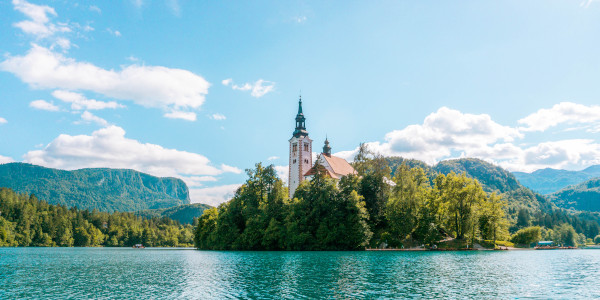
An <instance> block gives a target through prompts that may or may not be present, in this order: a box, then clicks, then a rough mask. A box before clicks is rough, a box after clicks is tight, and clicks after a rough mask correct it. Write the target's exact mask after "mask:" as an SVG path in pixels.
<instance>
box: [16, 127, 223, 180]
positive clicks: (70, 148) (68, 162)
mask: <svg viewBox="0 0 600 300" xmlns="http://www.w3.org/2000/svg"><path fill="white" fill-rule="evenodd" d="M23 157H24V159H25V162H28V163H32V164H37V165H42V166H46V167H51V168H59V169H67V170H73V169H79V168H126V169H135V170H139V171H142V172H146V173H149V174H153V175H156V176H171V177H186V176H215V175H219V174H222V173H225V172H229V171H230V170H229V167H228V168H218V167H215V166H213V165H211V163H210V161H209V160H208V158H206V157H204V156H202V155H200V154H196V153H191V152H186V151H179V150H176V149H166V148H163V147H162V146H160V145H155V144H149V143H140V142H139V141H137V140H133V139H129V138H126V137H125V130H123V128H121V127H118V126H114V125H111V126H108V127H106V128H102V129H99V130H96V131H94V132H93V133H92V134H91V135H75V136H71V135H67V134H61V135H59V136H58V137H57V138H55V139H54V140H53V141H52V142H50V143H49V144H48V145H47V146H46V147H45V148H44V149H42V150H33V151H29V152H28V153H26V154H25V155H24V156H23Z"/></svg>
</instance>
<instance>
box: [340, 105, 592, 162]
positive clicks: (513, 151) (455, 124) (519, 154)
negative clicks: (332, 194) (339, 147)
mask: <svg viewBox="0 0 600 300" xmlns="http://www.w3.org/2000/svg"><path fill="white" fill-rule="evenodd" d="M583 107H585V106H583ZM581 108H582V105H578V104H567V105H566V107H565V105H564V104H563V105H558V106H555V107H553V108H552V109H551V110H540V111H538V112H537V113H535V114H532V115H530V116H529V117H527V118H524V119H523V120H527V122H525V121H523V122H521V123H525V124H527V125H531V128H536V130H537V129H539V128H549V127H551V126H555V123H556V122H558V123H560V122H570V121H572V120H575V119H576V118H574V117H573V115H577V116H578V118H577V120H578V122H582V123H586V122H587V123H592V122H594V120H595V113H594V111H595V108H594V107H586V108H587V110H585V111H584V110H582V109H581ZM532 116H533V117H532ZM549 116H552V118H551V117H549ZM549 120H552V121H549ZM555 121H556V122H555ZM599 128H600V127H599ZM588 131H592V129H589V127H588ZM523 137H524V135H523V134H522V133H521V132H519V130H518V129H517V128H513V127H509V126H503V125H500V124H498V123H496V122H494V121H493V120H492V119H491V118H490V116H489V115H486V114H481V115H473V114H466V113H462V112H459V111H456V110H452V109H449V108H445V107H442V108H440V109H439V110H438V111H437V112H434V113H432V114H430V115H429V116H427V117H426V118H425V120H424V122H423V124H421V125H409V126H407V127H405V128H404V129H402V130H394V131H392V132H390V133H388V134H386V135H385V142H379V141H375V142H368V143H366V145H367V146H368V147H369V148H370V149H371V150H373V151H375V152H377V153H380V154H383V155H384V156H402V157H405V158H414V159H419V160H422V161H425V162H426V163H428V164H435V163H437V162H439V161H440V160H444V159H450V158H461V157H475V158H480V159H483V160H485V161H488V162H491V163H494V164H497V165H500V166H502V167H504V168H506V169H508V170H511V171H525V172H531V171H534V170H537V169H541V168H557V169H569V170H576V169H582V168H585V167H588V166H590V165H594V164H600V144H599V143H598V142H597V141H595V140H593V139H569V140H558V141H548V142H543V143H539V144H524V145H517V144H515V139H521V138H523ZM357 151H358V148H357V149H353V150H350V151H342V152H338V153H335V155H336V156H339V157H342V158H345V159H347V160H349V161H350V160H352V159H353V157H354V156H355V155H356V153H357Z"/></svg>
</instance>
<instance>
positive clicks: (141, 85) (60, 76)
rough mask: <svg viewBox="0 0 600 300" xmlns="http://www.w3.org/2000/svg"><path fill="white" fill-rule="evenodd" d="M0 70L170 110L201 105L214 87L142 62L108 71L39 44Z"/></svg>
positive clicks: (41, 84) (40, 83) (39, 84)
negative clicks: (144, 64) (143, 64)
mask: <svg viewBox="0 0 600 300" xmlns="http://www.w3.org/2000/svg"><path fill="white" fill-rule="evenodd" d="M0 69H2V70H4V71H8V72H11V73H13V74H15V75H16V76H17V77H19V78H20V79H21V80H22V81H24V82H26V83H28V84H29V85H30V86H31V87H33V88H38V89H65V90H71V91H73V90H86V91H91V92H96V93H99V94H102V95H105V96H107V97H110V98H115V99H122V100H131V101H133V102H135V103H136V104H139V105H142V106H144V107H157V108H162V109H164V110H167V111H181V110H182V109H197V108H199V107H200V106H201V105H202V104H203V103H204V100H205V95H206V94H207V93H208V88H209V86H210V84H209V83H208V82H207V81H206V80H205V79H204V78H202V77H200V76H198V75H196V74H194V73H192V72H190V71H187V70H182V69H172V68H166V67H161V66H139V65H130V66H126V67H123V68H122V69H121V70H119V71H115V70H106V69H102V68H100V67H97V66H95V65H93V64H91V63H87V62H78V61H76V60H74V59H71V58H67V57H65V56H63V55H61V54H58V53H54V52H52V51H50V50H49V49H47V48H44V47H41V46H38V45H35V44H33V45H32V48H31V49H30V50H29V52H27V54H26V55H23V56H11V57H8V58H7V59H6V60H5V61H3V62H2V63H0ZM169 115H172V114H171V113H169Z"/></svg>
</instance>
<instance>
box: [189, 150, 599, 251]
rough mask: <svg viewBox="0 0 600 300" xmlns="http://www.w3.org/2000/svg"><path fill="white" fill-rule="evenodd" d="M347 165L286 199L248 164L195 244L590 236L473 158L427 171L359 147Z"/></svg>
mask: <svg viewBox="0 0 600 300" xmlns="http://www.w3.org/2000/svg"><path fill="white" fill-rule="evenodd" d="M353 166H354V168H355V169H356V170H357V172H358V174H359V175H358V176H356V175H351V176H345V177H342V178H341V180H340V181H339V182H338V183H337V184H336V182H334V181H333V180H331V179H330V178H327V177H325V175H324V174H323V173H321V172H317V173H318V174H317V175H315V177H314V178H313V179H312V180H310V181H304V182H303V183H302V184H301V185H300V187H299V188H298V190H297V191H296V193H295V195H294V198H293V199H288V198H287V193H286V189H285V187H284V184H283V182H282V181H281V180H280V179H279V178H277V176H276V172H275V171H274V169H273V167H272V166H269V167H263V166H262V165H261V164H257V166H256V168H255V169H254V170H247V172H248V176H249V178H248V181H247V182H246V183H245V184H244V185H242V187H241V188H240V189H238V191H237V192H236V194H235V196H234V197H233V199H232V200H230V201H229V202H227V203H224V204H222V205H220V206H219V207H218V208H212V209H209V210H206V211H205V212H204V214H203V215H202V217H201V218H200V219H199V222H198V226H197V228H196V232H195V245H196V246H197V247H198V248H200V249H238V250H334V249H335V250H343V249H363V248H364V247H382V246H383V247H385V246H391V247H400V246H411V245H420V244H429V245H433V244H437V243H440V242H441V241H444V240H450V239H456V240H457V241H466V242H467V244H473V243H475V242H477V241H480V242H485V241H492V242H494V241H495V240H509V239H510V238H511V236H510V233H515V234H514V235H513V240H514V241H515V242H516V243H518V244H522V245H523V244H526V245H528V244H532V243H535V242H537V241H539V240H540V239H541V238H548V239H555V240H556V241H557V242H560V243H561V244H564V245H579V244H584V243H585V242H586V238H589V239H592V238H594V237H595V236H597V235H598V234H599V233H600V232H599V231H600V226H599V225H598V220H599V219H600V217H599V216H598V214H593V213H573V212H568V211H566V210H563V209H560V208H557V207H555V206H553V205H552V204H551V203H550V202H549V201H547V200H546V199H545V198H544V197H542V196H541V195H538V194H535V193H533V192H531V191H530V190H529V189H527V188H525V187H523V186H522V185H520V184H519V182H518V181H517V180H516V179H515V177H514V176H513V175H512V174H510V173H509V172H507V171H505V170H503V169H501V168H499V167H497V166H493V165H491V164H489V163H486V162H483V161H481V160H476V159H460V160H451V161H445V162H442V163H440V164H438V165H437V166H434V167H428V166H427V165H426V164H424V163H421V162H419V161H416V160H404V159H401V158H385V157H383V156H381V155H377V154H375V153H372V152H370V151H369V149H367V148H366V147H365V146H364V145H361V147H360V149H359V152H358V154H357V156H356V157H355V159H354V162H353ZM319 169H320V168H319V166H317V170H319ZM530 226H535V227H533V228H527V227H530ZM456 245H460V243H456Z"/></svg>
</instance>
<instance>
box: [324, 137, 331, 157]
mask: <svg viewBox="0 0 600 300" xmlns="http://www.w3.org/2000/svg"><path fill="white" fill-rule="evenodd" d="M323 154H325V155H327V156H331V147H329V141H328V140H327V137H325V145H324V146H323Z"/></svg>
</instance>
